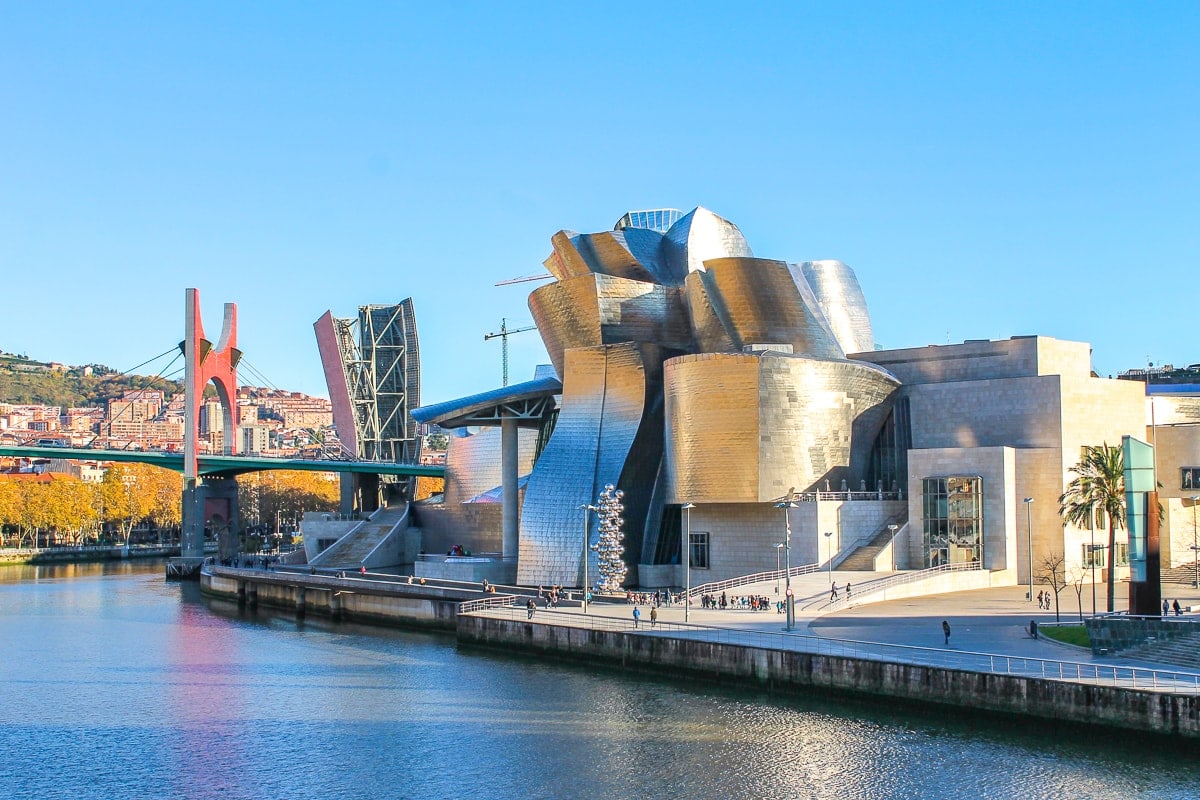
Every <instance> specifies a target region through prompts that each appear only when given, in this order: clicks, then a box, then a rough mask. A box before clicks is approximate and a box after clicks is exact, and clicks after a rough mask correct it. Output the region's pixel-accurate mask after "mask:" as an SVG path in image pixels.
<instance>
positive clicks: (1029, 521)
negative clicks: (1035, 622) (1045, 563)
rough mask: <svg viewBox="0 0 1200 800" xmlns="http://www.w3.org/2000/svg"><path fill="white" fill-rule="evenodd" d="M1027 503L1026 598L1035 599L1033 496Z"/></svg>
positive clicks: (1028, 498) (1025, 501) (1026, 500)
mask: <svg viewBox="0 0 1200 800" xmlns="http://www.w3.org/2000/svg"><path fill="white" fill-rule="evenodd" d="M1024 503H1025V537H1026V544H1028V546H1029V547H1028V549H1029V591H1028V592H1026V593H1025V599H1026V600H1032V599H1033V511H1032V510H1031V509H1032V503H1033V498H1032V497H1026V498H1025V500H1024Z"/></svg>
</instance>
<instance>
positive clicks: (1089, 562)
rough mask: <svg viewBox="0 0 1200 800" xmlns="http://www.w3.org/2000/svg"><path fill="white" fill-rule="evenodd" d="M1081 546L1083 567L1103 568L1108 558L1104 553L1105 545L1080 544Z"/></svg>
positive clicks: (1106, 548)
mask: <svg viewBox="0 0 1200 800" xmlns="http://www.w3.org/2000/svg"><path fill="white" fill-rule="evenodd" d="M1081 547H1082V548H1083V567H1084V569H1104V567H1105V566H1106V565H1107V564H1108V559H1107V558H1106V557H1105V556H1106V555H1107V554H1106V553H1105V551H1106V550H1108V547H1107V546H1106V545H1102V544H1098V545H1095V546H1093V545H1090V544H1085V545H1081Z"/></svg>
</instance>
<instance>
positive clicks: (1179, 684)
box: [460, 607, 1200, 694]
mask: <svg viewBox="0 0 1200 800" xmlns="http://www.w3.org/2000/svg"><path fill="white" fill-rule="evenodd" d="M460 613H463V612H460ZM466 613H474V614H481V615H484V616H489V617H495V618H499V619H510V620H520V621H527V620H526V618H525V616H522V615H525V614H527V612H526V611H524V610H522V609H518V608H512V607H499V608H497V607H491V608H486V609H482V610H479V611H474V612H466ZM533 623H534V624H544V625H565V626H570V627H578V628H586V629H589V630H600V631H615V632H621V633H634V634H638V635H647V636H670V637H672V638H680V639H699V640H703V641H709V642H716V643H718V644H729V645H740V646H743V647H757V648H761V649H767V650H783V651H795V652H802V653H811V654H813V655H823V656H840V657H845V658H857V659H861V660H864V661H881V662H887V663H898V664H913V665H917V666H929V667H940V668H944V669H954V670H962V671H965V672H977V673H987V674H994V675H1011V676H1014V677H1024V678H1040V679H1044V680H1054V681H1063V682H1067V683H1086V684H1093V685H1099V686H1117V687H1124V688H1132V689H1147V690H1152V691H1159V692H1172V693H1178V694H1200V673H1197V672H1186V671H1178V670H1159V669H1149V668H1146V667H1134V666H1122V665H1116V664H1102V663H1099V662H1080V661H1057V660H1053V659H1044V658H1029V657H1026V656H1011V655H1003V654H999V653H976V652H964V651H961V650H941V649H938V648H932V647H917V646H914V645H902V644H888V643H886V642H864V641H857V640H853V639H830V638H825V637H822V636H813V635H810V634H801V633H783V632H780V633H774V632H771V631H761V630H741V629H736V628H721V627H717V626H705V625H689V624H685V623H679V622H658V623H657V624H656V625H653V626H651V625H650V624H649V623H648V622H645V621H642V622H641V623H640V624H635V623H634V622H633V620H631V619H616V618H613V617H607V616H597V615H590V614H586V615H585V614H576V613H572V612H568V611H545V610H543V609H538V610H537V612H536V613H535V615H534V618H533Z"/></svg>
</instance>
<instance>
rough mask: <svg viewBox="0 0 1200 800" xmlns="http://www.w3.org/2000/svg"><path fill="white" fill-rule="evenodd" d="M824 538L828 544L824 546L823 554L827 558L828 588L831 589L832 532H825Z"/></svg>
mask: <svg viewBox="0 0 1200 800" xmlns="http://www.w3.org/2000/svg"><path fill="white" fill-rule="evenodd" d="M825 538H826V539H827V540H828V542H829V543H828V544H826V545H825V552H826V554H827V555H828V556H829V588H831V589H832V588H833V531H825Z"/></svg>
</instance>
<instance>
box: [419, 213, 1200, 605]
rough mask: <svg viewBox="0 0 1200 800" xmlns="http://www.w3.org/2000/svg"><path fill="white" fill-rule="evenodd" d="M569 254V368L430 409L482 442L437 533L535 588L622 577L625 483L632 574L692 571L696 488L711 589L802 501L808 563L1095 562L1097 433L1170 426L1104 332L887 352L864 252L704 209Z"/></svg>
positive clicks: (456, 443)
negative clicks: (607, 538)
mask: <svg viewBox="0 0 1200 800" xmlns="http://www.w3.org/2000/svg"><path fill="white" fill-rule="evenodd" d="M551 245H552V252H551V254H550V256H549V258H547V259H546V261H545V262H544V263H545V267H546V269H547V270H548V271H549V272H550V274H551V275H552V276H553V277H554V278H555V280H554V282H553V283H550V284H547V285H544V286H541V287H539V288H538V289H536V290H534V291H533V293H532V294H531V295H530V297H529V308H530V311H531V312H532V314H533V317H534V320H535V321H536V323H537V327H538V330H539V332H540V334H541V336H542V339H543V341H544V342H545V345H546V349H547V350H548V351H549V354H550V359H551V361H552V362H553V374H549V371H546V372H543V373H540V374H539V375H538V376H536V377H535V379H534V380H532V381H529V382H526V383H521V384H516V385H513V386H508V387H503V388H501V389H497V390H494V391H491V392H486V393H483V394H480V395H476V396H473V397H467V398H462V399H459V400H452V401H449V402H445V403H440V404H438V405H434V406H426V407H424V408H421V409H418V410H416V411H414V412H413V416H414V417H415V418H416V420H417V421H419V422H422V423H436V424H438V425H440V426H442V427H443V428H447V429H450V430H451V431H452V432H456V433H458V434H460V435H456V436H453V437H452V439H451V445H450V450H449V453H448V455H447V488H446V494H445V496H444V497H443V498H442V500H441V502H440V503H429V504H426V505H425V506H418V509H417V518H418V522H419V524H420V525H421V527H422V528H423V534H424V537H425V541H426V545H425V547H426V549H427V550H440V548H441V547H443V546H445V544H446V543H447V542H448V541H450V539H451V538H456V539H457V541H459V542H461V543H464V544H466V545H467V546H469V547H470V548H472V549H474V550H475V551H476V552H496V553H501V554H502V555H503V558H504V563H505V565H506V569H507V570H508V578H509V579H510V580H511V579H513V578H514V577H515V580H516V581H517V582H519V583H522V584H551V583H559V584H563V585H568V586H579V585H581V583H582V581H583V566H584V565H583V561H582V559H583V554H584V553H585V552H586V553H588V554H589V555H588V557H589V558H590V559H591V563H590V564H589V565H588V569H589V571H588V574H589V575H592V576H595V575H596V574H597V572H596V563H595V559H596V555H595V553H594V552H593V551H591V550H590V549H586V550H585V548H584V537H585V530H586V536H587V542H588V543H589V544H595V542H596V539H597V536H598V533H597V530H596V519H595V515H594V514H592V513H590V512H588V511H587V510H586V509H583V510H581V506H587V505H589V504H594V503H595V502H596V498H597V496H598V495H599V493H600V492H601V491H602V490H603V488H604V486H605V485H606V484H610V483H611V484H613V485H615V486H617V487H619V488H621V489H623V490H624V492H625V499H624V504H625V520H626V523H625V532H626V538H625V553H626V558H627V561H628V567H629V583H630V584H631V585H642V586H650V587H654V586H668V585H675V586H678V585H682V583H683V580H682V577H683V576H682V567H681V565H680V561H681V559H680V556H681V549H682V548H681V545H682V535H683V530H684V528H685V525H684V520H683V512H681V508H682V507H684V506H685V505H686V506H687V507H688V511H687V514H688V515H689V519H688V521H687V527H688V528H689V529H690V541H689V543H688V544H689V547H688V551H689V554H690V560H691V566H692V569H693V570H695V572H694V573H693V582H702V581H709V580H722V579H725V578H730V577H734V576H737V575H744V574H747V573H751V572H757V571H765V570H771V569H776V568H777V558H778V553H779V549H778V545H779V543H780V542H782V541H783V537H784V528H785V519H784V515H785V514H786V515H787V523H788V525H789V526H790V530H791V536H792V538H791V542H792V555H791V563H792V564H793V565H796V564H806V563H819V564H826V563H828V562H829V561H830V560H832V561H833V564H834V566H835V567H837V568H839V569H867V570H871V569H889V568H891V566H892V565H893V564H894V565H895V567H896V568H923V567H928V566H937V565H941V564H953V563H966V562H980V564H981V565H982V567H983V569H984V570H986V571H987V572H988V574H989V576H990V580H991V581H992V582H993V583H996V584H1003V583H1009V584H1012V583H1017V582H1024V581H1025V580H1027V577H1028V569H1029V567H1028V564H1029V563H1030V555H1031V553H1030V549H1029V548H1030V547H1032V555H1033V556H1034V561H1035V562H1038V561H1039V560H1040V559H1041V558H1043V557H1044V556H1046V555H1049V554H1051V553H1057V554H1062V555H1065V558H1066V560H1067V565H1068V568H1070V567H1071V566H1075V567H1079V566H1080V565H1082V564H1083V562H1084V560H1085V559H1086V558H1087V557H1088V553H1089V551H1088V549H1087V547H1088V545H1089V543H1090V541H1091V540H1090V538H1089V537H1090V536H1091V534H1090V533H1089V532H1088V531H1079V530H1075V529H1073V528H1070V527H1064V524H1063V522H1062V520H1061V519H1060V518H1059V515H1058V497H1059V495H1060V494H1061V493H1062V491H1063V487H1064V486H1065V485H1066V483H1067V481H1069V480H1070V478H1071V474H1070V473H1069V469H1070V467H1071V466H1073V465H1074V464H1075V463H1076V462H1077V461H1078V460H1079V456H1080V451H1081V448H1082V447H1084V446H1086V445H1098V444H1101V443H1105V442H1107V443H1110V444H1119V443H1120V441H1121V436H1122V435H1126V434H1128V435H1133V436H1137V437H1138V438H1145V437H1147V435H1148V434H1147V416H1148V405H1147V399H1146V395H1145V387H1144V385H1143V384H1140V383H1136V382H1130V381H1118V380H1108V379H1103V378H1099V377H1096V376H1095V375H1094V374H1093V373H1092V371H1091V363H1090V362H1091V357H1090V349H1089V347H1088V345H1087V344H1085V343H1078V342H1066V341H1058V340H1055V339H1050V338H1046V337H1037V336H1029V337H1014V338H1012V339H1008V340H1004V341H968V342H965V343H962V344H956V345H946V346H931V347H921V348H913V349H902V350H876V349H875V342H874V337H873V334H872V330H871V321H870V316H869V314H868V312H867V304H866V300H865V298H864V296H863V292H862V290H861V288H860V287H859V284H858V281H857V279H856V278H855V275H854V272H853V271H852V270H851V269H850V268H849V267H848V266H846V265H845V264H843V263H841V262H840V261H807V262H800V263H790V262H786V261H778V260H773V259H767V258H758V257H755V255H754V253H753V252H752V250H751V248H750V245H749V243H748V242H747V241H746V239H745V237H744V236H743V235H742V233H741V231H740V230H739V229H738V228H737V226H736V225H734V224H733V223H732V222H730V221H728V220H726V219H723V218H721V217H719V216H717V215H716V214H714V213H712V212H711V211H708V210H707V209H704V208H696V209H694V210H693V211H691V212H689V213H687V214H683V213H681V212H679V211H676V210H673V209H659V210H653V211H635V212H629V213H627V214H625V215H624V216H623V217H621V219H620V220H619V221H618V223H617V225H616V227H615V229H614V230H612V231H604V232H601V233H591V234H578V233H574V232H571V231H560V232H558V233H557V234H555V235H554V236H553V237H552V238H551ZM1156 402H1159V403H1162V404H1163V405H1162V407H1161V409H1160V410H1159V412H1158V413H1159V416H1160V417H1165V418H1169V419H1172V420H1176V421H1177V422H1178V421H1179V420H1183V422H1180V423H1179V424H1180V425H1182V426H1183V427H1182V428H1180V429H1179V430H1178V431H1176V432H1175V434H1174V436H1173V438H1171V439H1170V440H1171V442H1172V447H1173V448H1174V449H1173V451H1172V452H1173V456H1172V458H1173V459H1177V460H1178V462H1179V463H1181V464H1182V463H1185V462H1190V463H1194V464H1196V463H1200V436H1198V435H1197V430H1198V429H1200V415H1194V416H1196V418H1195V419H1191V420H1190V422H1188V421H1187V420H1188V419H1190V418H1189V416H1188V415H1189V414H1190V413H1191V412H1190V411H1188V410H1187V409H1188V408H1190V406H1187V403H1182V404H1180V403H1176V404H1174V405H1172V404H1171V403H1170V399H1169V398H1157V400H1156ZM1184 428H1186V430H1185V429H1184ZM497 429H499V430H497ZM497 434H498V435H497ZM1198 474H1200V473H1198ZM1165 483H1167V481H1164V484H1165ZM1186 495H1187V493H1186V492H1183V491H1180V492H1176V493H1175V494H1172V493H1171V491H1170V487H1169V486H1168V489H1167V490H1165V491H1164V496H1165V498H1166V501H1165V504H1166V506H1167V508H1168V528H1170V529H1178V530H1177V532H1169V533H1166V534H1164V539H1163V541H1164V546H1163V552H1164V561H1166V559H1168V558H1170V559H1171V560H1172V562H1173V563H1174V562H1182V561H1185V560H1187V559H1188V558H1189V557H1190V555H1191V553H1190V550H1189V548H1187V547H1185V546H1184V544H1183V540H1184V538H1185V533H1186V534H1187V536H1186V538H1187V539H1188V541H1187V544H1188V545H1190V544H1191V541H1190V534H1191V533H1192V531H1191V529H1190V527H1187V526H1186V525H1184V524H1183V523H1182V520H1184V519H1185V516H1186V515H1185V514H1184V512H1183V505H1182V504H1183V503H1184V502H1186V500H1187V497H1186ZM1025 498H1032V500H1031V501H1030V502H1026V501H1025ZM781 506H782V507H781ZM1187 510H1188V511H1191V509H1190V508H1189V509H1187ZM1176 519H1178V520H1180V522H1178V523H1177V524H1175V525H1170V524H1169V523H1170V522H1171V521H1173V520H1176ZM1188 521H1189V522H1190V519H1189V520H1188ZM1113 555H1114V556H1115V559H1113V560H1114V561H1115V562H1116V563H1115V564H1114V565H1112V566H1116V567H1117V568H1118V570H1119V569H1120V565H1121V561H1122V558H1123V553H1122V552H1121V550H1120V548H1118V552H1116V553H1115V554H1113ZM1093 557H1094V556H1093ZM514 565H515V575H513V571H514ZM1101 566H1108V565H1101ZM1036 568H1037V563H1035V569H1036ZM1099 579H1100V578H1099V576H1097V580H1099Z"/></svg>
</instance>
